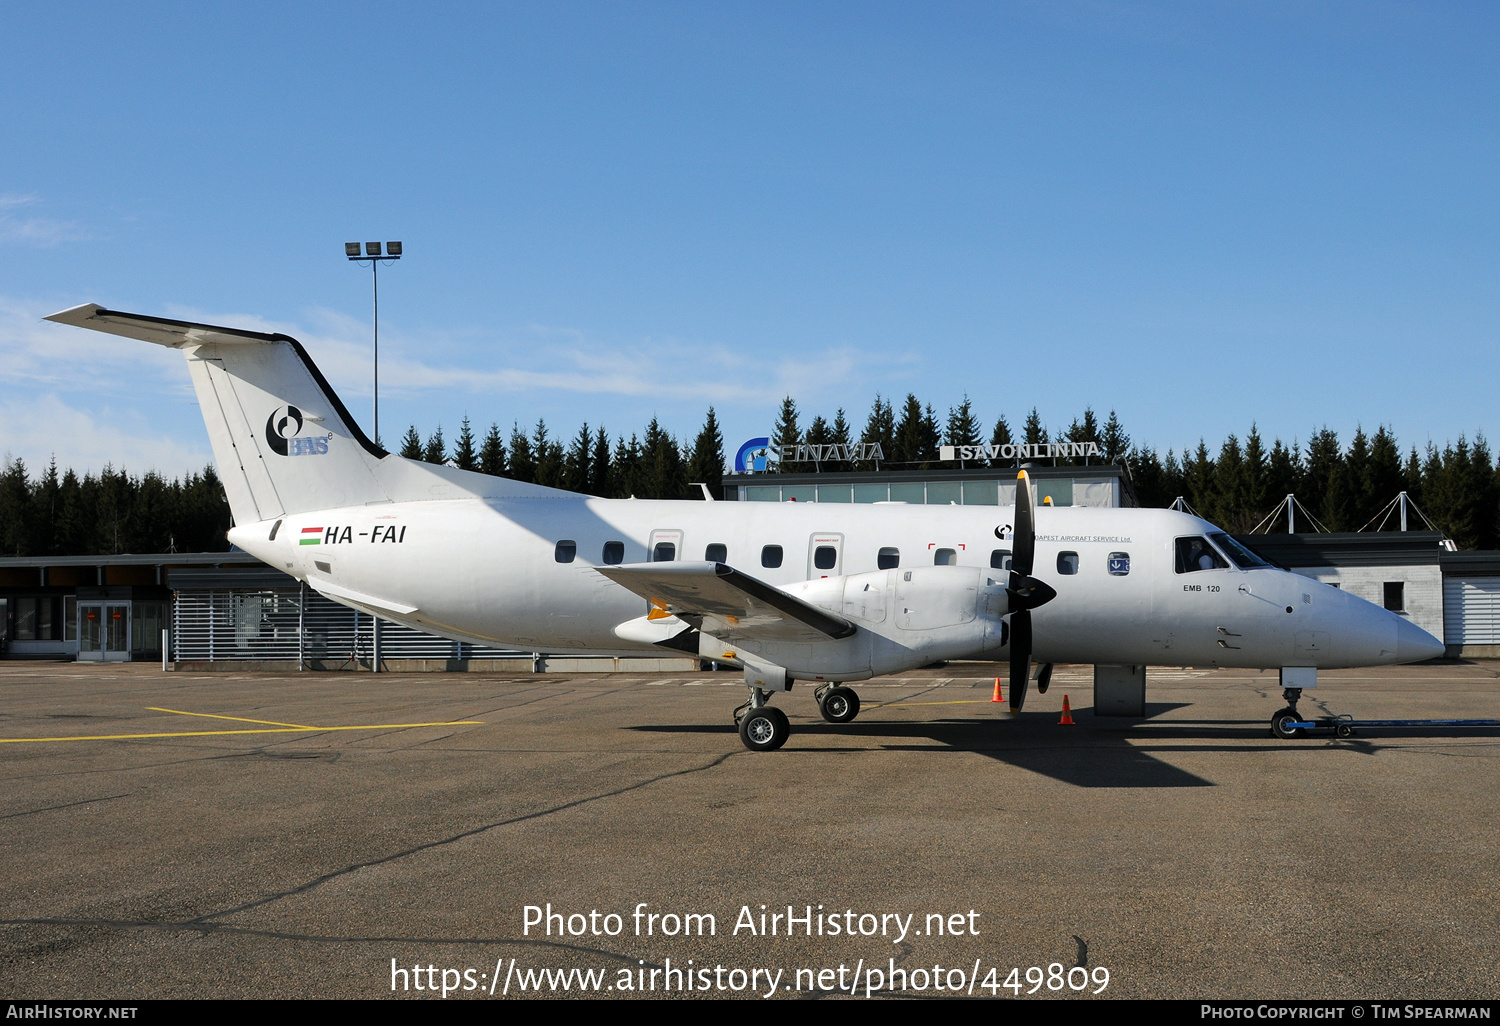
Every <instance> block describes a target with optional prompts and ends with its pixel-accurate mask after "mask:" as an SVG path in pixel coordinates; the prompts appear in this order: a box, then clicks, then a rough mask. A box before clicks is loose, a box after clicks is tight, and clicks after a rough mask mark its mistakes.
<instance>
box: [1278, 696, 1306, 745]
mask: <svg viewBox="0 0 1500 1026" xmlns="http://www.w3.org/2000/svg"><path fill="white" fill-rule="evenodd" d="M1281 697H1282V698H1283V699H1284V700H1285V701H1286V708H1285V709H1278V710H1277V711H1276V715H1274V716H1272V717H1271V733H1272V735H1274V736H1275V737H1279V738H1281V739H1282V740H1283V741H1290V740H1291V739H1292V738H1297V737H1301V736H1302V735H1303V733H1304V731H1305V728H1303V727H1293V726H1290V724H1293V723H1305V722H1306V721H1305V720H1303V718H1302V714H1301V713H1299V712H1298V711H1297V701H1298V700H1299V699H1300V698H1301V697H1302V689H1301V688H1286V689H1285V690H1283V691H1282V692H1281Z"/></svg>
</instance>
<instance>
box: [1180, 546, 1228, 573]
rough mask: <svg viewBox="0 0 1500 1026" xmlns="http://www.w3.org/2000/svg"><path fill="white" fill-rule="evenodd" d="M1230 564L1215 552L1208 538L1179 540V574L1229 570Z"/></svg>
mask: <svg viewBox="0 0 1500 1026" xmlns="http://www.w3.org/2000/svg"><path fill="white" fill-rule="evenodd" d="M1228 568H1229V564H1228V563H1227V562H1226V561H1225V560H1224V557H1223V556H1221V555H1219V554H1218V552H1216V551H1214V547H1213V546H1212V545H1210V544H1209V543H1208V539H1207V538H1178V539H1177V572H1178V573H1180V574H1191V573H1197V572H1198V571H1199V570H1227V569H1228Z"/></svg>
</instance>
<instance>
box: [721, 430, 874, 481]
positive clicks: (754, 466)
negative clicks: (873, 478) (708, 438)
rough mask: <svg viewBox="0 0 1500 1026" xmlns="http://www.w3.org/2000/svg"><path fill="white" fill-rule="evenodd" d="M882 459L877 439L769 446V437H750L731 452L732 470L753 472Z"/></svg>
mask: <svg viewBox="0 0 1500 1026" xmlns="http://www.w3.org/2000/svg"><path fill="white" fill-rule="evenodd" d="M883 459H885V452H884V450H882V449H881V448H880V443H879V442H854V443H851V444H848V445H844V444H842V443H840V444H836V445H772V444H771V440H770V439H769V438H752V439H750V440H749V441H748V442H746V443H745V444H744V445H742V446H740V450H739V452H737V453H735V454H734V472H735V473H736V474H753V473H757V472H760V471H765V470H771V469H774V468H775V467H776V466H777V465H778V464H781V463H836V462H840V461H842V462H844V463H853V462H855V461H856V460H859V461H863V462H866V463H868V462H873V461H875V460H883Z"/></svg>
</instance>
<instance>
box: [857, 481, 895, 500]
mask: <svg viewBox="0 0 1500 1026" xmlns="http://www.w3.org/2000/svg"><path fill="white" fill-rule="evenodd" d="M890 498H891V486H890V485H885V484H857V485H855V486H854V501H855V502H889V501H890Z"/></svg>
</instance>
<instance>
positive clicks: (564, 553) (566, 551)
mask: <svg viewBox="0 0 1500 1026" xmlns="http://www.w3.org/2000/svg"><path fill="white" fill-rule="evenodd" d="M577 555H578V543H577V542H576V541H560V542H558V543H557V548H556V549H554V550H553V552H552V558H553V559H555V560H557V561H558V562H559V563H571V562H573V557H575V556H577Z"/></svg>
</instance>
